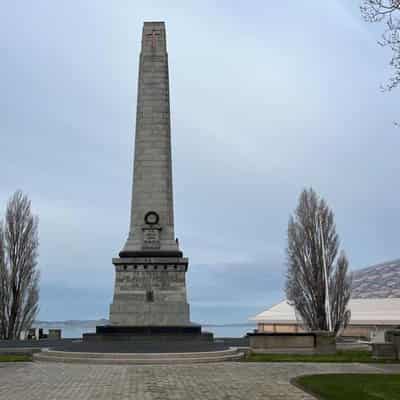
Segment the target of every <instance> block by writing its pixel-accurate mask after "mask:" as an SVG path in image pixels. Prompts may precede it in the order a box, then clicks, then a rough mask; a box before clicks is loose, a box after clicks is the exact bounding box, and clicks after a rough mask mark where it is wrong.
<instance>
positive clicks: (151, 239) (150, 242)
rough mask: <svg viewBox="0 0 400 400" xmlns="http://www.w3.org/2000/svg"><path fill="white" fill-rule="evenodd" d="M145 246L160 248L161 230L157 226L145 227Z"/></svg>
mask: <svg viewBox="0 0 400 400" xmlns="http://www.w3.org/2000/svg"><path fill="white" fill-rule="evenodd" d="M143 248H144V249H159V248H160V230H159V229H157V228H145V229H143Z"/></svg>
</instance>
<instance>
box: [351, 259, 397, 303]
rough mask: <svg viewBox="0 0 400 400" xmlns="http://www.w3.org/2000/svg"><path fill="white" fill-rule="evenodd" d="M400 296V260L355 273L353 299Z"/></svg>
mask: <svg viewBox="0 0 400 400" xmlns="http://www.w3.org/2000/svg"><path fill="white" fill-rule="evenodd" d="M390 297H398V298H400V260H394V261H389V262H385V263H383V264H377V265H373V266H371V267H367V268H363V269H360V270H358V271H355V272H354V273H353V292H352V298H353V299H372V298H375V299H382V298H390Z"/></svg>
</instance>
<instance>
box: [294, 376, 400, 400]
mask: <svg viewBox="0 0 400 400" xmlns="http://www.w3.org/2000/svg"><path fill="white" fill-rule="evenodd" d="M294 383H295V384H297V385H298V386H300V387H301V388H303V389H304V390H305V391H307V392H309V393H311V394H314V395H316V396H317V397H319V398H320V399H323V400H350V399H351V400H382V399H385V400H398V399H399V398H400V375H399V374H396V375H389V374H324V375H309V376H301V377H299V378H297V379H295V380H294Z"/></svg>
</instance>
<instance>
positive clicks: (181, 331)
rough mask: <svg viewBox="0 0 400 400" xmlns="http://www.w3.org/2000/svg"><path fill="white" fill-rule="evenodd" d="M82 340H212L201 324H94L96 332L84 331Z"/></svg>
mask: <svg viewBox="0 0 400 400" xmlns="http://www.w3.org/2000/svg"><path fill="white" fill-rule="evenodd" d="M82 337H83V341H84V342H93V341H96V342H99V341H113V342H115V341H132V342H182V341H186V342H213V340H214V336H213V334H212V333H210V332H202V331H201V325H197V324H192V325H182V326H119V325H101V326H96V333H84V334H83V336H82Z"/></svg>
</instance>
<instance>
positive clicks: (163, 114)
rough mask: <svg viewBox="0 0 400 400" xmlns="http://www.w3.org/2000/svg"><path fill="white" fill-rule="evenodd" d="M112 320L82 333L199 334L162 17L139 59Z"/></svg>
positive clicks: (149, 30)
mask: <svg viewBox="0 0 400 400" xmlns="http://www.w3.org/2000/svg"><path fill="white" fill-rule="evenodd" d="M113 264H114V266H115V286H114V297H113V302H112V304H111V306H110V325H107V326H98V327H97V329H96V334H85V335H84V339H86V340H87V339H94V338H96V339H99V338H100V339H102V340H103V339H105V338H111V339H115V338H125V339H129V338H132V337H135V336H137V335H154V334H161V335H172V336H174V337H176V335H178V336H182V335H183V336H193V335H194V336H201V337H202V338H203V340H204V337H208V339H210V338H212V336H211V334H208V335H207V334H202V333H201V327H200V325H196V324H193V323H191V322H190V314H189V304H188V302H187V298H186V279H185V278H186V271H187V268H188V259H187V258H185V257H183V255H182V251H181V250H180V248H179V243H178V240H177V239H175V233H174V211H173V191H172V159H171V122H170V102H169V73H168V54H167V46H166V31H165V24H164V22H145V23H144V26H143V33H142V45H141V54H140V61H139V82H138V95H137V110H136V135H135V154H134V168H133V187H132V202H131V216H130V230H129V235H128V239H127V241H126V243H125V245H124V247H123V249H122V250H121V252H120V253H119V257H117V258H114V259H113Z"/></svg>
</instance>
